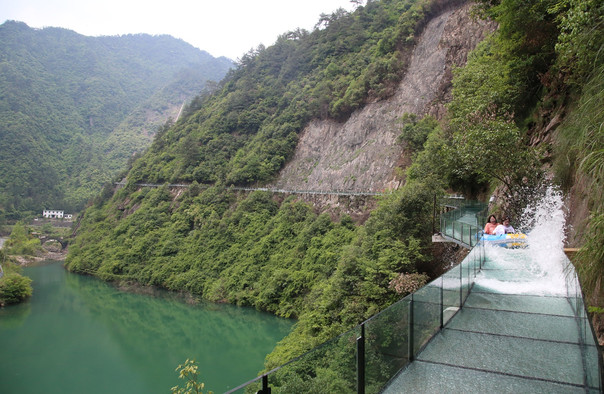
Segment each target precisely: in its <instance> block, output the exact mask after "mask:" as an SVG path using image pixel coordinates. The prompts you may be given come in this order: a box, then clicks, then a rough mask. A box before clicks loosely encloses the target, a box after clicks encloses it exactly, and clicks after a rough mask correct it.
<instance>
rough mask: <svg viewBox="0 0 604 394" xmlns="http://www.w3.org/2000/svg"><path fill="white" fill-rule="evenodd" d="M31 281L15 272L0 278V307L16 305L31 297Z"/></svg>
mask: <svg viewBox="0 0 604 394" xmlns="http://www.w3.org/2000/svg"><path fill="white" fill-rule="evenodd" d="M32 293H33V289H32V287H31V279H29V278H28V277H25V276H22V275H20V274H18V273H15V272H7V273H6V274H5V275H4V276H3V277H2V278H0V305H6V304H16V303H18V302H21V301H23V300H25V299H27V298H29V297H31V295H32Z"/></svg>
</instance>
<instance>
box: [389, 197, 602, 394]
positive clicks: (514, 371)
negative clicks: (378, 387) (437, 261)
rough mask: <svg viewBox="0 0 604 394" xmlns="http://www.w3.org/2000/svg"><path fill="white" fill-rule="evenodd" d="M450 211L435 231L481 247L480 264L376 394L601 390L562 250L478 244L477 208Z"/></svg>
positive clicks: (595, 354)
mask: <svg viewBox="0 0 604 394" xmlns="http://www.w3.org/2000/svg"><path fill="white" fill-rule="evenodd" d="M456 211H457V212H455V213H454V214H453V215H455V216H456V217H457V220H456V221H453V220H451V217H452V216H453V215H450V214H445V215H442V216H441V223H442V221H443V220H444V221H445V223H448V224H449V226H446V227H441V231H442V232H443V234H444V236H445V237H450V238H452V237H455V238H456V239H457V241H458V242H460V243H463V244H467V245H470V244H473V245H477V246H476V247H475V248H474V249H473V251H475V250H476V249H477V248H478V249H479V250H484V252H482V251H481V252H480V253H484V258H483V259H482V262H481V264H480V270H479V272H477V273H476V275H475V276H474V278H473V279H472V282H473V283H472V285H471V286H470V290H469V291H468V296H467V298H466V299H465V301H464V302H463V304H462V308H460V309H459V311H457V313H456V314H455V315H454V316H453V317H452V318H451V319H450V320H449V321H448V323H447V324H445V325H443V327H442V329H441V330H440V331H439V332H438V333H437V334H436V335H435V336H434V337H432V338H431V339H430V340H429V341H428V342H427V343H426V345H425V347H424V348H423V349H421V351H419V352H418V353H417V355H415V357H414V359H413V362H411V363H410V364H409V365H408V366H407V367H406V368H404V369H402V370H401V372H400V373H399V374H398V375H396V376H395V377H394V378H393V380H392V381H391V382H390V383H389V384H388V386H387V388H386V389H385V390H384V391H383V392H384V393H403V392H404V393H407V392H413V393H433V392H464V393H468V392H496V393H521V392H533V393H534V392H543V393H574V392H577V393H578V392H582V393H597V392H601V390H602V386H601V366H600V363H601V360H600V355H599V351H598V345H597V344H596V341H595V335H594V333H593V331H592V328H591V324H590V321H589V318H588V316H587V314H586V309H585V305H584V303H583V295H582V293H581V288H580V285H579V281H578V279H577V276H576V274H575V271H574V267H573V266H572V264H571V263H570V261H569V260H568V259H567V258H566V256H565V255H564V253H563V252H562V250H554V249H555V248H553V247H552V245H548V246H549V249H548V248H547V247H546V248H543V249H538V250H531V245H529V247H528V248H527V249H507V248H504V247H501V246H489V245H486V246H485V245H484V244H482V243H480V242H478V240H477V233H478V234H479V233H480V230H478V231H476V230H475V228H476V227H477V226H476V225H477V224H478V223H482V221H481V222H477V218H478V217H480V215H479V213H480V212H481V210H480V209H479V207H478V206H477V205H474V204H472V205H468V206H467V207H462V208H460V209H458V210H456ZM477 214H478V216H477ZM443 216H444V218H443ZM454 229H455V230H456V231H455V235H453V231H454ZM462 229H464V230H465V231H462ZM544 255H546V256H544ZM540 258H546V259H549V260H550V261H549V262H548V263H547V264H548V265H547V266H546V267H544V266H543V262H540V261H536V260H539V259H540Z"/></svg>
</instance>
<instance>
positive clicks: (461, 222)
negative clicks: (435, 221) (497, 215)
mask: <svg viewBox="0 0 604 394" xmlns="http://www.w3.org/2000/svg"><path fill="white" fill-rule="evenodd" d="M440 205H441V208H442V209H441V211H442V212H441V214H440V232H441V234H442V235H444V236H445V237H449V238H452V239H454V240H456V241H459V242H461V243H462V244H464V245H467V246H469V247H474V246H476V245H477V244H478V240H479V239H480V236H481V235H482V229H483V227H484V223H485V222H486V216H487V211H486V210H487V205H486V204H484V203H479V202H470V201H467V200H463V199H460V198H445V199H442V200H441V204H440Z"/></svg>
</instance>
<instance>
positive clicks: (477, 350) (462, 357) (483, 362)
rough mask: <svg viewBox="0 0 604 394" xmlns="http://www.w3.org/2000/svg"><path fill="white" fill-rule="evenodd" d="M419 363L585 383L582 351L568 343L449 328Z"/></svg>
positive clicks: (433, 340) (420, 358)
mask: <svg viewBox="0 0 604 394" xmlns="http://www.w3.org/2000/svg"><path fill="white" fill-rule="evenodd" d="M417 359H418V360H420V361H428V362H435V363H442V364H447V365H452V366H459V367H465V368H472V369H479V370H485V371H489V372H496V373H502V374H507V375H513V376H518V377H525V378H529V379H540V380H546V381H552V382H557V383H566V384H574V385H580V386H582V385H583V384H584V380H585V376H584V374H585V372H584V367H583V361H582V356H581V347H580V346H579V345H575V344H568V343H559V342H546V341H540V340H535V339H526V338H517V337H505V336H497V335H490V334H478V333H468V332H461V331H455V330H449V329H446V328H445V329H444V330H443V331H442V332H441V333H440V334H438V335H436V336H435V337H434V338H433V339H432V341H431V342H430V345H429V346H427V347H426V348H425V349H424V350H423V351H422V352H421V353H420V354H419V356H418V358H417Z"/></svg>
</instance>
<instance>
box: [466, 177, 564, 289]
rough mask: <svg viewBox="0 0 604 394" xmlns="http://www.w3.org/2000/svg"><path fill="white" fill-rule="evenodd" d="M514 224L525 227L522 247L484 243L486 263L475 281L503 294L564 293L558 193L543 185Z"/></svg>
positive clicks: (561, 201)
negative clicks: (543, 189) (536, 198)
mask: <svg viewBox="0 0 604 394" xmlns="http://www.w3.org/2000/svg"><path fill="white" fill-rule="evenodd" d="M517 225H518V227H519V228H524V229H526V234H527V238H528V240H527V245H526V247H524V248H518V249H512V248H504V247H501V246H494V245H486V246H485V249H486V256H487V263H486V264H485V270H484V271H483V272H481V274H480V275H479V277H478V278H477V281H476V283H477V284H478V285H479V286H480V287H484V288H488V289H490V290H492V291H496V292H498V293H504V294H531V295H561V294H565V293H566V281H565V267H566V266H567V264H568V260H567V258H566V256H565V254H564V250H563V248H564V238H565V236H564V227H565V216H564V203H563V198H562V194H561V193H560V192H559V191H558V190H556V189H555V188H554V187H549V188H547V190H546V191H545V193H544V194H543V195H542V196H541V197H540V198H539V199H538V200H537V201H536V202H535V203H533V204H530V205H529V206H527V207H526V208H525V210H524V213H523V215H522V218H521V219H520V220H519V222H518V224H517ZM494 273H496V275H494ZM493 276H497V279H495V278H493Z"/></svg>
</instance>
